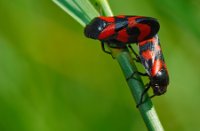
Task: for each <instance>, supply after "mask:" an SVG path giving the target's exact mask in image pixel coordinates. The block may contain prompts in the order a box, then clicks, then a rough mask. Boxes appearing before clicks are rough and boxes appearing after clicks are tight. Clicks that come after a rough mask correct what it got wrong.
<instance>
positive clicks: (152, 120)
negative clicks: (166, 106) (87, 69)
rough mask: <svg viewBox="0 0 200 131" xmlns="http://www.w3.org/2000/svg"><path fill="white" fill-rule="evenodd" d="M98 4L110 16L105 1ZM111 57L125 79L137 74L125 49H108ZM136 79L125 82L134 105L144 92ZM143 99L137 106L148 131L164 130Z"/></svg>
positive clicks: (145, 97)
mask: <svg viewBox="0 0 200 131" xmlns="http://www.w3.org/2000/svg"><path fill="white" fill-rule="evenodd" d="M97 1H98V3H99V4H100V5H101V7H102V9H103V11H104V13H105V15H107V16H112V15H113V14H112V11H111V9H110V7H109V4H108V3H107V0H97ZM110 50H111V52H112V55H113V56H114V57H115V58H116V60H117V61H118V63H119V65H120V67H121V69H122V71H123V73H124V76H125V78H129V77H130V76H131V75H132V74H133V73H134V72H137V68H136V66H135V64H134V61H133V59H132V57H131V55H130V53H129V51H128V49H127V48H125V49H113V48H110ZM134 77H135V78H136V79H130V80H128V81H127V83H128V85H129V88H130V90H131V93H132V95H133V97H134V99H135V101H136V104H138V103H139V101H140V98H141V94H142V92H143V91H144V89H145V87H144V83H143V82H142V80H141V77H140V76H139V75H138V74H137V73H136V74H135V75H134ZM144 99H145V100H146V102H145V103H143V104H142V105H140V106H139V110H140V113H141V115H142V118H143V120H144V122H145V124H146V127H147V128H148V130H151V131H162V130H164V129H163V127H162V124H161V122H160V120H159V118H158V115H157V113H156V111H155V109H154V107H153V104H152V102H151V100H150V98H149V96H148V95H147V94H145V96H144Z"/></svg>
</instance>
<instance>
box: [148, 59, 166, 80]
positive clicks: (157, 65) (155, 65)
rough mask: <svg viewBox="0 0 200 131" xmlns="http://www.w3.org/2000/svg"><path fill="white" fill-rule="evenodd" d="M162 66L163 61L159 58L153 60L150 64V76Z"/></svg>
mask: <svg viewBox="0 0 200 131" xmlns="http://www.w3.org/2000/svg"><path fill="white" fill-rule="evenodd" d="M162 67H163V61H161V60H159V59H158V60H155V61H154V63H153V66H152V69H151V76H152V77H153V76H155V75H156V74H157V73H158V71H160V70H161V69H162Z"/></svg>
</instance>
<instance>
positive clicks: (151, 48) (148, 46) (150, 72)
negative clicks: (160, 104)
mask: <svg viewBox="0 0 200 131" xmlns="http://www.w3.org/2000/svg"><path fill="white" fill-rule="evenodd" d="M138 47H139V58H140V61H141V63H142V65H143V66H144V67H145V70H146V74H142V73H139V74H141V75H146V76H149V79H150V82H149V83H148V84H147V88H146V89H145V90H144V91H143V93H142V96H141V100H140V102H139V105H140V104H142V103H143V100H142V99H143V95H144V94H145V93H146V92H147V91H148V89H149V88H150V87H152V88H153V92H154V95H153V96H159V95H162V94H164V93H165V92H166V91H167V86H168V84H169V75H168V71H167V67H166V64H165V60H164V57H163V53H162V50H161V46H160V41H159V39H158V36H157V35H156V36H154V37H153V38H151V39H148V40H145V41H142V42H139V43H138ZM153 96H152V97H153Z"/></svg>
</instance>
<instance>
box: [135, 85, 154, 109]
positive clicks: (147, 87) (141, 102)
mask: <svg viewBox="0 0 200 131" xmlns="http://www.w3.org/2000/svg"><path fill="white" fill-rule="evenodd" d="M150 87H151V85H150V83H148V84H147V85H146V88H145V89H144V91H143V92H142V95H141V97H140V101H139V103H138V104H137V105H136V107H137V108H138V107H139V106H140V105H141V104H143V103H144V102H145V101H143V98H144V95H145V94H146V93H147V91H148V90H149V89H150Z"/></svg>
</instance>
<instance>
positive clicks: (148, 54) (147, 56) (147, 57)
mask: <svg viewBox="0 0 200 131" xmlns="http://www.w3.org/2000/svg"><path fill="white" fill-rule="evenodd" d="M153 55H154V54H153V51H150V50H146V51H143V52H142V57H143V58H144V59H145V60H150V59H152V57H153Z"/></svg>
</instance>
